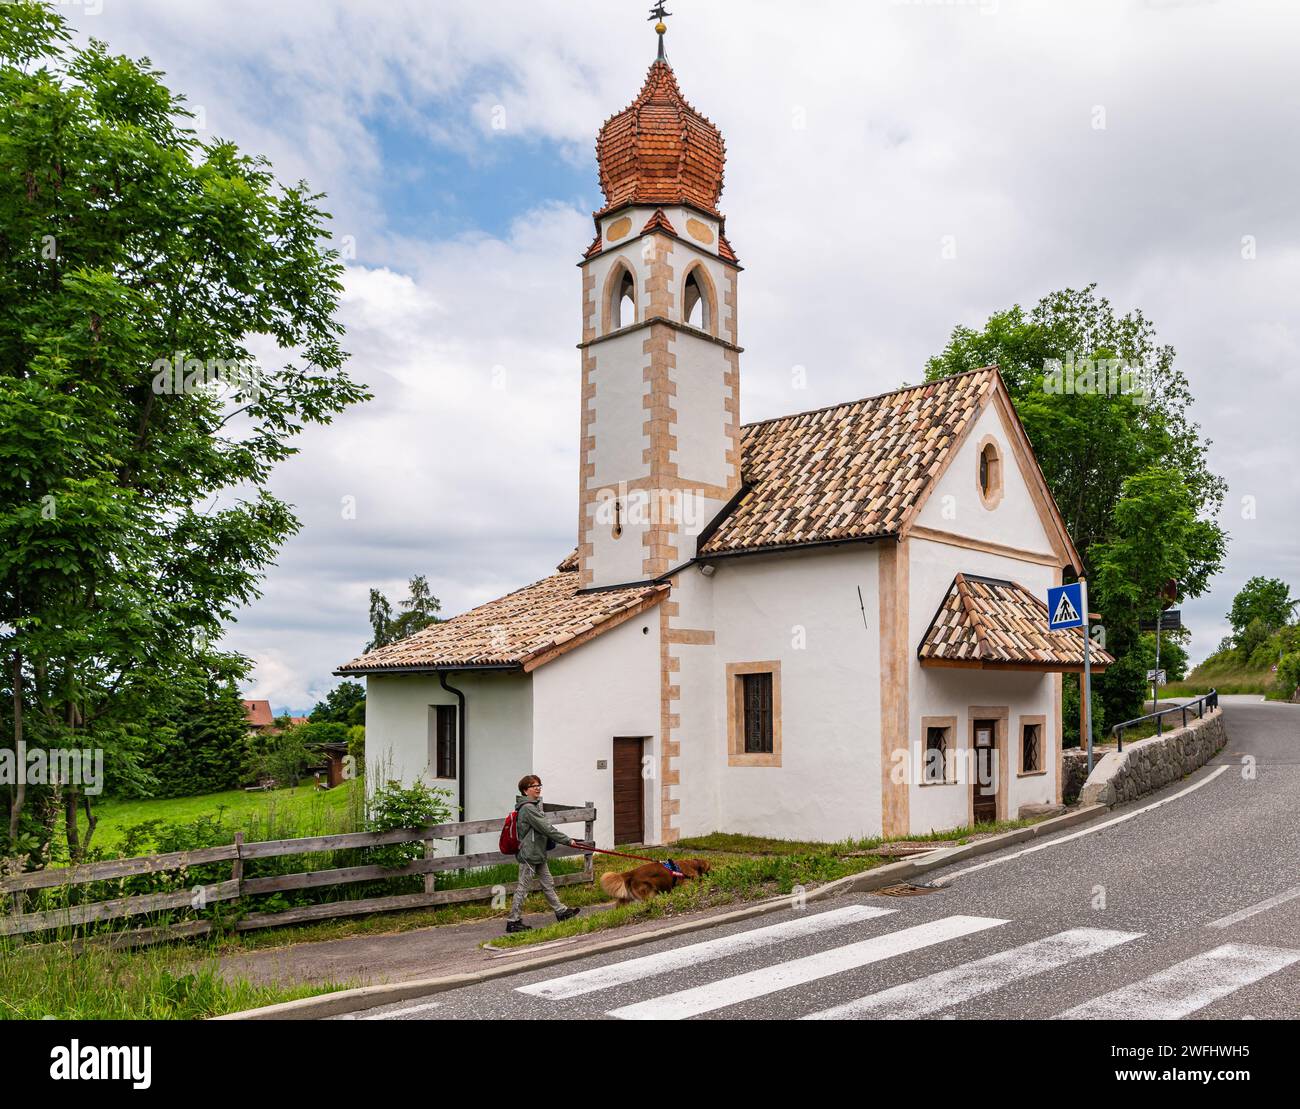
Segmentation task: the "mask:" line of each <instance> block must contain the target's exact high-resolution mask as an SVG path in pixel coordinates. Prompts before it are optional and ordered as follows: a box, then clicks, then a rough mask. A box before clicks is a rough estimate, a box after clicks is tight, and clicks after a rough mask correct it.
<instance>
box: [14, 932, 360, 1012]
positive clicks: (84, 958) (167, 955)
mask: <svg viewBox="0 0 1300 1109" xmlns="http://www.w3.org/2000/svg"><path fill="white" fill-rule="evenodd" d="M74 962H75V967H76V970H75V972H73V973H69V966H70V965H71V964H74ZM355 984H356V983H351V982H329V983H324V984H320V983H317V984H315V985H310V986H291V987H287V988H286V987H280V986H263V985H253V984H251V983H249V982H247V981H242V980H241V981H237V982H228V981H226V980H225V979H224V978H222V976H221V975H220V973H219V972H218V970H217V962H216V960H215V959H213V960H211V961H209V962H204V963H202V964H201V965H200V966H199V967H198V968H197V969H196V968H195V966H194V949H193V948H192V947H189V946H186V945H182V944H169V945H167V946H165V947H155V948H146V949H144V950H141V951H111V950H107V949H104V948H97V947H86V948H83V949H81V950H78V951H73V950H72V949H71V948H69V947H67V946H66V945H64V944H42V945H40V946H30V947H21V946H16V945H14V944H12V943H9V942H6V941H4V940H0V1020H41V1019H43V1018H47V1017H52V1018H55V1019H57V1020H202V1019H204V1018H206V1017H214V1016H219V1015H220V1014H222V1013H233V1012H236V1011H238V1010H240V1009H250V1008H255V1007H257V1006H261V1005H274V1004H276V1003H277V1002H281V1001H292V1000H295V999H296V998H300V997H311V996H314V995H315V994H322V993H333V992H334V991H336V990H343V989H347V988H349V986H351V985H355Z"/></svg>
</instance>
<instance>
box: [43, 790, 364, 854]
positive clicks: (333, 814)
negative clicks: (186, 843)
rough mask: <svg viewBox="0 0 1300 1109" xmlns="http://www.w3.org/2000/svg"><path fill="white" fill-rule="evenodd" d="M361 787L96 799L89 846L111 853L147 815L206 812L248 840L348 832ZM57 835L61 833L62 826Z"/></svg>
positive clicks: (170, 817) (180, 818)
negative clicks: (93, 825)
mask: <svg viewBox="0 0 1300 1109" xmlns="http://www.w3.org/2000/svg"><path fill="white" fill-rule="evenodd" d="M361 788H362V783H361V780H360V779H357V780H356V781H353V782H348V783H344V784H343V785H341V786H339V787H337V788H335V789H330V790H317V789H316V786H315V783H314V782H308V783H306V784H304V785H300V786H298V787H297V788H296V789H276V790H270V791H267V792H257V793H248V792H245V791H244V790H242V789H232V790H226V791H225V792H223V793H203V794H199V795H198V796H195V797H170V798H165V799H159V800H117V799H114V798H107V799H104V800H97V801H96V802H95V804H94V812H95V816H96V817H97V819H98V821H99V823H98V824H97V825H96V826H95V838H94V839H93V840H92V841H91V845H92V846H99V847H103V848H104V849H105V850H107V851H108V852H109V853H110V854H112V853H114V852H116V851H117V850H118V847H119V844H120V843H121V840H122V836H123V834H124V832H125V831H126V829H127V828H129V827H130V826H131V825H133V824H139V823H141V822H142V821H145V820H166V821H174V822H180V823H188V822H190V821H193V820H198V819H199V818H200V817H205V816H206V817H217V816H220V817H221V818H222V820H223V821H224V822H225V823H227V824H229V825H231V826H232V827H234V828H236V829H243V831H244V837H245V838H246V839H274V838H280V837H281V836H282V835H283V836H285V837H291V836H296V835H303V836H306V835H325V834H328V833H329V832H350V831H354V830H355V825H354V823H353V822H354V819H355V816H356V813H355V805H356V802H357V801H358V800H359V796H358V795H359V792H360V790H361ZM83 818H84V817H83ZM286 829H288V830H287V831H286ZM250 833H251V834H250ZM58 834H59V836H60V837H61V836H62V834H63V829H62V827H60V828H59V832H58ZM82 834H83V836H84V834H85V830H84V825H83V830H82Z"/></svg>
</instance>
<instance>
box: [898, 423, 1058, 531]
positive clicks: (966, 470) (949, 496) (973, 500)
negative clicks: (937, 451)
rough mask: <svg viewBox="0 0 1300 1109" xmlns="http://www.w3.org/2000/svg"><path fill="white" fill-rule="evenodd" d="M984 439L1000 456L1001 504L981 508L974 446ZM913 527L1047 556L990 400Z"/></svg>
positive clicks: (1006, 436)
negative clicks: (990, 440) (988, 437)
mask: <svg viewBox="0 0 1300 1109" xmlns="http://www.w3.org/2000/svg"><path fill="white" fill-rule="evenodd" d="M986 435H991V436H992V437H993V438H994V439H995V440H996V441H997V446H998V451H999V453H1000V454H1001V456H1002V482H1003V495H1002V500H1001V501H1000V502H999V503H998V505H997V507H996V508H992V509H989V508H985V507H984V503H983V501H982V500H981V499H980V495H979V445H980V443H981V442H982V441H983V439H984V437H985V436H986ZM916 523H917V524H919V525H922V526H924V527H928V528H935V529H937V530H940V531H951V532H956V533H958V534H960V535H969V536H971V537H973V538H976V539H984V540H988V541H990V542H993V543H1002V544H1005V545H1008V546H1014V547H1018V548H1020V549H1021V550H1026V551H1035V552H1038V553H1039V554H1051V552H1052V544H1051V541H1050V540H1049V538H1048V533H1047V531H1046V529H1045V527H1044V526H1043V522H1042V519H1041V518H1040V517H1039V515H1038V510H1037V508H1036V507H1035V506H1034V502H1033V498H1032V497H1031V496H1030V494H1029V486H1028V485H1027V484H1026V482H1025V476H1024V474H1022V473H1021V471H1020V468H1019V466H1018V465H1017V464H1016V456H1015V454H1014V453H1013V452H1012V450H1011V438H1010V435H1009V434H1008V432H1007V429H1006V427H1005V426H1004V425H1003V423H1002V417H1001V416H1000V415H999V413H998V411H997V409H996V407H995V406H994V404H993V403H992V402H991V401H990V402H989V403H987V404H986V405H985V407H984V410H983V411H982V412H981V413H980V415H979V416H978V417H976V420H975V426H974V427H973V428H971V431H970V434H969V435H967V437H966V440H965V441H964V442H963V443H962V445H961V447H960V448H958V450H957V454H956V456H955V457H954V458H953V460H952V462H951V463H950V464H949V466H948V469H947V470H946V471H945V472H944V475H943V477H942V478H941V479H940V481H939V484H938V485H936V486H935V487H934V489H933V490H932V491H931V493H930V498H929V500H927V501H926V503H925V506H924V507H923V508H922V509H921V512H920V514H919V515H918V516H917V519H916Z"/></svg>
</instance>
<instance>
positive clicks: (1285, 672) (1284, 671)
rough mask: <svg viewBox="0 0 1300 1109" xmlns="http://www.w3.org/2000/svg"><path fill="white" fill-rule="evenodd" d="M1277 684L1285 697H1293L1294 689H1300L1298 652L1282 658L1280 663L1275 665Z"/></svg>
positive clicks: (1299, 657) (1299, 655)
mask: <svg viewBox="0 0 1300 1109" xmlns="http://www.w3.org/2000/svg"><path fill="white" fill-rule="evenodd" d="M1277 684H1278V685H1280V686H1281V687H1282V692H1283V694H1284V695H1285V696H1286V697H1288V698H1294V697H1295V695H1296V689H1297V687H1300V651H1296V652H1294V653H1292V654H1289V655H1283V656H1282V661H1281V662H1279V663H1278V664H1277Z"/></svg>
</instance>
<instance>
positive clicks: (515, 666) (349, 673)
mask: <svg viewBox="0 0 1300 1109" xmlns="http://www.w3.org/2000/svg"><path fill="white" fill-rule="evenodd" d="M523 668H524V667H523V663H520V662H490V663H484V664H483V665H482V666H475V665H474V664H473V663H467V662H457V663H451V664H449V665H447V666H439V665H438V664H437V663H412V664H411V665H410V666H367V667H361V666H355V667H351V668H348V667H344V668H341V669H339V670H335V671H334V674H335V675H336V676H337V677H341V678H349V677H380V676H382V675H384V674H441V673H443V672H446V673H448V674H455V673H457V672H458V671H460V670H522V669H523Z"/></svg>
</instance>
